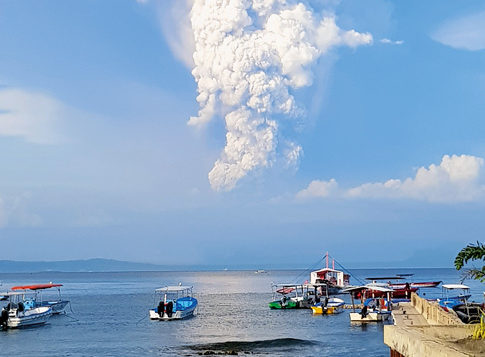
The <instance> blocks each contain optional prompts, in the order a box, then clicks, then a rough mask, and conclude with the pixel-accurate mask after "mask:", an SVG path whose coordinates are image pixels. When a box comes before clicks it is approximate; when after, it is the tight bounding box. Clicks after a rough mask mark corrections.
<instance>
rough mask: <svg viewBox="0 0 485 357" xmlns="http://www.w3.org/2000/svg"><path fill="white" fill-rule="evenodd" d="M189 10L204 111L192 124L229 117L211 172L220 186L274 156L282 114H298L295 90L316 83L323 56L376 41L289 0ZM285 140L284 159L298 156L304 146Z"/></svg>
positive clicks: (226, 2) (210, 0) (217, 2)
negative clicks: (314, 74)
mask: <svg viewBox="0 0 485 357" xmlns="http://www.w3.org/2000/svg"><path fill="white" fill-rule="evenodd" d="M190 16H191V24H192V30H193V34H194V39H195V52H194V63H195V66H194V69H193V71H192V74H193V76H194V78H195V80H196V82H197V85H198V92H199V95H198V96H197V101H198V102H199V104H200V111H199V113H198V116H196V117H191V118H190V121H189V124H190V125H203V124H205V123H207V122H209V121H210V120H211V118H212V117H213V116H214V115H215V114H222V115H224V116H225V122H226V130H227V134H226V146H225V148H224V151H223V152H222V154H221V157H220V158H219V159H218V160H217V161H216V163H215V164H214V168H213V169H212V170H211V172H210V173H209V180H210V183H211V186H212V188H213V189H215V190H231V189H233V188H234V186H235V185H236V183H237V182H238V180H239V179H241V178H242V177H244V176H246V175H247V174H248V173H249V172H250V171H252V170H255V169H257V168H264V167H267V166H269V165H270V164H271V163H272V162H273V161H274V159H275V153H276V150H277V146H278V138H279V135H278V128H279V124H281V120H282V119H281V118H286V119H285V120H286V121H287V122H288V118H295V117H296V116H297V115H298V113H299V112H300V110H298V108H297V106H296V104H295V100H294V98H293V96H292V94H291V90H294V89H297V88H300V87H303V86H308V85H310V84H311V80H312V76H311V72H310V69H311V68H310V67H311V65H312V64H314V63H315V62H316V60H317V59H318V58H319V57H320V56H322V55H324V54H325V53H327V52H328V51H329V50H330V49H331V48H332V47H335V46H342V45H344V46H349V47H357V46H359V45H362V44H370V43H371V42H372V36H371V35H370V34H368V33H365V34H362V33H358V32H356V31H354V30H350V31H343V30H341V29H340V28H339V27H338V26H337V25H336V23H335V18H334V17H333V16H331V15H327V16H318V15H317V14H315V13H314V12H313V10H312V9H311V8H309V7H308V6H306V5H304V4H303V3H300V2H297V1H291V0H253V1H249V0H194V4H193V7H192V10H191V14H190ZM280 141H282V142H285V143H286V146H287V147H286V148H285V150H283V151H286V152H287V154H286V155H284V157H285V158H286V160H288V161H296V160H298V156H299V154H300V152H301V147H300V146H298V145H296V144H294V143H292V142H289V141H286V140H281V138H280ZM280 145H281V144H280Z"/></svg>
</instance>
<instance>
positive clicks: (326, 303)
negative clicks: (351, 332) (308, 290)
mask: <svg viewBox="0 0 485 357" xmlns="http://www.w3.org/2000/svg"><path fill="white" fill-rule="evenodd" d="M344 304H345V302H344V301H343V300H342V299H339V298H330V299H327V298H324V299H323V301H322V300H320V302H318V303H316V304H315V305H312V312H313V314H314V315H333V314H339V313H341V312H342V311H344V310H343V307H344Z"/></svg>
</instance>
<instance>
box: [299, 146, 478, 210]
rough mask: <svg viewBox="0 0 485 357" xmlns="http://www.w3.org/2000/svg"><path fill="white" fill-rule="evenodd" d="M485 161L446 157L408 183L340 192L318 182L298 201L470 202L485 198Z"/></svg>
mask: <svg viewBox="0 0 485 357" xmlns="http://www.w3.org/2000/svg"><path fill="white" fill-rule="evenodd" d="M483 164H484V159H483V158H481V157H477V156H472V155H460V156H458V155H452V156H449V155H444V156H443V158H442V160H441V163H440V164H439V165H435V164H431V165H429V166H428V167H420V168H419V169H418V170H417V171H416V175H415V176H414V177H408V178H406V179H404V180H400V179H390V180H387V181H385V182H370V183H364V184H362V185H359V186H357V187H353V188H350V189H340V190H338V189H337V182H336V181H335V180H334V179H332V180H330V181H319V180H315V181H312V182H311V183H310V185H309V186H308V187H307V188H305V189H303V190H301V191H300V192H298V193H297V195H296V197H297V198H312V197H320V198H321V197H329V196H334V197H341V198H345V197H346V198H384V199H413V200H421V201H428V202H448V203H449V202H470V201H478V200H481V199H483V198H484V194H485V172H484V169H483Z"/></svg>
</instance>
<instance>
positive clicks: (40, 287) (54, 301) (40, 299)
mask: <svg viewBox="0 0 485 357" xmlns="http://www.w3.org/2000/svg"><path fill="white" fill-rule="evenodd" d="M61 287H62V284H53V283H49V284H34V285H19V286H14V287H12V291H27V290H30V291H34V292H35V297H34V302H35V305H36V307H41V306H46V307H50V308H51V309H52V313H53V314H60V313H62V312H64V309H65V307H66V306H67V305H68V304H69V300H63V299H62V296H61ZM53 288H57V296H56V297H52V298H49V297H46V298H45V297H44V296H43V294H42V292H43V291H45V290H47V289H53Z"/></svg>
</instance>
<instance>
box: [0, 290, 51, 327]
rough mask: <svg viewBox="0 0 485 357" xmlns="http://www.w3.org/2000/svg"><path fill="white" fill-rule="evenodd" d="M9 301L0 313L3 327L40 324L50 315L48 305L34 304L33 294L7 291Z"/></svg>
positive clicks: (3, 294) (0, 322)
mask: <svg viewBox="0 0 485 357" xmlns="http://www.w3.org/2000/svg"><path fill="white" fill-rule="evenodd" d="M1 295H2V296H8V300H9V303H8V304H7V305H6V306H5V307H3V309H2V311H1V313H0V325H1V326H3V328H19V327H26V326H33V325H41V324H44V323H46V322H47V320H48V319H49V317H51V316H52V309H51V308H50V307H48V306H36V303H35V300H34V296H31V295H30V294H27V293H25V292H7V293H2V294H1Z"/></svg>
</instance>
